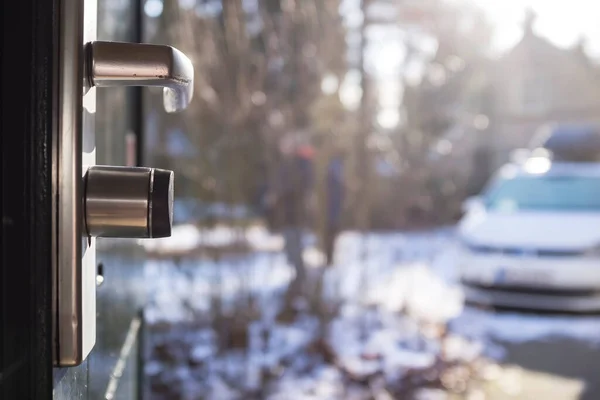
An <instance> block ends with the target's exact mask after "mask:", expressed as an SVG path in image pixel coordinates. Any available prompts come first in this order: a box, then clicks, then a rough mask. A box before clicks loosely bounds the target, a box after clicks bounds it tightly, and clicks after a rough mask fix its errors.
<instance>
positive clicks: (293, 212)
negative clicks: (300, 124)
mask: <svg viewBox="0 0 600 400" xmlns="http://www.w3.org/2000/svg"><path fill="white" fill-rule="evenodd" d="M279 151H280V155H281V162H280V165H279V168H278V170H277V173H276V178H275V182H274V184H273V185H272V187H271V188H270V189H269V190H268V194H267V196H266V203H267V208H269V209H270V210H271V214H272V228H274V229H275V230H281V232H282V234H283V237H284V242H285V244H284V250H285V255H286V257H287V261H288V263H289V264H291V265H293V266H294V268H295V270H296V279H295V280H294V282H293V285H294V288H295V289H297V291H296V293H303V291H304V284H305V281H306V271H305V265H304V260H303V258H302V253H303V251H304V229H305V228H306V224H307V222H308V220H309V215H308V214H309V213H308V209H307V203H308V197H309V194H310V192H311V190H312V186H313V166H312V158H313V151H312V148H311V147H310V146H307V145H302V144H301V143H300V142H299V140H298V139H297V138H296V137H293V136H286V137H284V138H282V139H281V141H280V143H279Z"/></svg>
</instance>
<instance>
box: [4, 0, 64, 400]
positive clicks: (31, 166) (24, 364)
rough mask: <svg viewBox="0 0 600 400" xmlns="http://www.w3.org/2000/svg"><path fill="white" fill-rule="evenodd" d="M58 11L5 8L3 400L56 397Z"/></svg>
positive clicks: (50, 4)
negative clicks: (54, 235) (54, 184)
mask: <svg viewBox="0 0 600 400" xmlns="http://www.w3.org/2000/svg"><path fill="white" fill-rule="evenodd" d="M58 6H59V4H58V0H44V1H39V0H18V1H3V2H2V13H1V14H2V17H3V27H4V28H3V30H4V33H3V41H2V48H1V51H0V59H1V63H2V86H1V87H2V106H1V109H2V114H1V115H2V117H1V124H2V128H1V131H0V132H1V137H2V145H1V152H2V153H1V160H2V178H1V181H2V237H1V238H2V240H1V243H2V244H1V254H2V263H1V264H0V398H3V399H49V398H51V397H52V346H51V344H52V325H51V324H52V315H51V310H52V307H51V305H52V304H51V300H52V287H51V284H52V279H51V260H52V246H51V237H52V206H51V204H52V203H51V197H52V181H51V179H52V157H51V156H52V154H51V151H52V143H51V140H52V131H53V129H54V127H53V124H54V118H53V114H54V109H55V105H56V104H55V101H54V98H53V84H54V83H55V79H54V71H53V67H52V66H53V62H54V57H55V54H54V49H55V44H56V40H57V37H58V35H57V33H58V9H59V7H58Z"/></svg>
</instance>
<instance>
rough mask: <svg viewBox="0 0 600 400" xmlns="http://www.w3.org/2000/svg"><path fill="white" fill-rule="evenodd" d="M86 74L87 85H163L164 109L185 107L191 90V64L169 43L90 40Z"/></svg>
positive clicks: (192, 72) (192, 91) (172, 109)
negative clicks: (165, 44) (164, 44)
mask: <svg viewBox="0 0 600 400" xmlns="http://www.w3.org/2000/svg"><path fill="white" fill-rule="evenodd" d="M86 73H87V78H88V84H89V86H90V87H92V86H97V87H107V86H162V87H164V91H163V103H164V107H165V110H166V111H167V112H169V113H175V112H178V111H181V110H184V109H186V108H187V106H188V105H189V104H190V101H191V100H192V95H193V93H194V67H193V65H192V62H191V61H190V59H189V58H188V57H187V56H186V55H185V54H183V53H182V52H181V51H179V50H177V49H176V48H174V47H171V46H163V45H155V44H141V43H122V42H100V41H98V42H91V43H88V44H87V46H86Z"/></svg>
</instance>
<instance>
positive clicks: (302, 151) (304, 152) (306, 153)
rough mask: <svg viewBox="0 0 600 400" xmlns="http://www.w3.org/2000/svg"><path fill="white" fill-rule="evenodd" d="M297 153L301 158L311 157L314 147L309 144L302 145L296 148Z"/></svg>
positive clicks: (313, 153)
mask: <svg viewBox="0 0 600 400" xmlns="http://www.w3.org/2000/svg"><path fill="white" fill-rule="evenodd" d="M298 155H299V156H300V157H303V158H313V157H314V155H315V149H314V148H313V147H312V146H309V145H303V146H300V147H299V148H298Z"/></svg>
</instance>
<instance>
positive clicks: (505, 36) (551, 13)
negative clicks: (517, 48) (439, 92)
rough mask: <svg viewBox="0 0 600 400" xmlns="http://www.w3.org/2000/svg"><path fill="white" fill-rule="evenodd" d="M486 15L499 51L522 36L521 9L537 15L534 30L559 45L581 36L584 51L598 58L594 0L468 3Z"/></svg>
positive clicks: (599, 13) (598, 17)
mask: <svg viewBox="0 0 600 400" xmlns="http://www.w3.org/2000/svg"><path fill="white" fill-rule="evenodd" d="M472 1H473V2H474V3H475V4H479V5H480V6H481V7H482V8H483V9H484V10H485V11H486V12H487V13H488V15H489V16H490V21H491V22H492V23H493V24H494V26H495V27H496V38H495V44H496V45H497V47H498V48H499V49H506V48H508V47H510V46H511V45H513V44H514V43H515V42H516V41H517V40H519V38H520V37H521V34H522V21H523V17H524V10H525V9H526V8H527V7H531V8H532V9H533V10H534V11H535V12H536V14H537V16H538V18H537V22H536V24H535V27H534V28H535V31H536V32H537V33H539V34H540V35H542V36H545V37H547V38H548V39H550V40H551V41H552V42H553V43H555V44H556V45H559V46H570V45H572V44H574V43H575V42H576V41H577V40H578V38H579V37H580V36H581V35H584V36H585V37H586V38H587V40H588V47H587V49H588V50H589V51H590V53H591V54H592V55H593V56H600V23H599V21H600V2H598V1H597V0H472Z"/></svg>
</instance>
